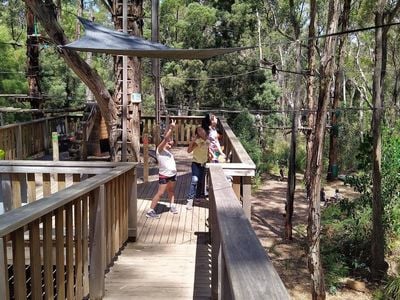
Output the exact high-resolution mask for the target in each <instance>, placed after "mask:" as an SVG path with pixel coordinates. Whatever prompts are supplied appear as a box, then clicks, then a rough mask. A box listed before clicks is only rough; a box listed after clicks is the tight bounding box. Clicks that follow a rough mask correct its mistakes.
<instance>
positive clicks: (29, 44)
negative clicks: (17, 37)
mask: <svg viewBox="0 0 400 300" xmlns="http://www.w3.org/2000/svg"><path fill="white" fill-rule="evenodd" d="M36 30H37V28H36V24H35V16H34V14H33V12H32V11H31V10H30V8H29V7H27V8H26V34H27V38H26V57H27V74H26V75H27V78H28V95H29V97H30V104H31V108H34V109H42V108H43V98H42V91H41V88H40V75H39V74H40V63H39V49H40V48H39V38H38V35H37V32H36ZM33 117H34V118H41V117H43V113H41V112H38V113H34V114H33Z"/></svg>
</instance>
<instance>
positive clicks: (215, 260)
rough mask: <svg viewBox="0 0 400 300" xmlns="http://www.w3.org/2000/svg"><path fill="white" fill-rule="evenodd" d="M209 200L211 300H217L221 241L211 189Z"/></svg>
mask: <svg viewBox="0 0 400 300" xmlns="http://www.w3.org/2000/svg"><path fill="white" fill-rule="evenodd" d="M209 186H210V187H211V181H210V182H209ZM209 199H210V210H209V222H210V223H209V224H210V232H211V299H213V300H217V299H218V294H219V289H220V287H219V269H218V266H219V265H220V264H219V255H220V247H221V244H220V243H221V240H220V234H219V229H218V222H217V216H216V207H215V197H214V189H213V188H211V189H210V194H209Z"/></svg>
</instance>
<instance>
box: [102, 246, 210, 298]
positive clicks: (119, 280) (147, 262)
mask: <svg viewBox="0 0 400 300" xmlns="http://www.w3.org/2000/svg"><path fill="white" fill-rule="evenodd" d="M207 255H208V252H207V245H205V244H201V243H200V244H192V245H182V244H181V245H159V244H158V245H154V244H150V245H149V244H141V243H133V244H128V246H127V247H126V249H125V250H124V253H123V255H122V256H121V258H120V259H118V261H116V262H115V265H114V267H113V268H112V269H111V271H110V272H109V273H108V274H107V275H106V290H105V297H104V299H210V295H211V292H210V287H209V284H210V281H209V274H208V269H207V268H205V267H206V266H207V267H208V263H209V261H208V256H207ZM195 279H196V280H195Z"/></svg>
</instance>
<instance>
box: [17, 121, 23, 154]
mask: <svg viewBox="0 0 400 300" xmlns="http://www.w3.org/2000/svg"><path fill="white" fill-rule="evenodd" d="M17 159H23V157H22V126H21V125H18V129H17Z"/></svg>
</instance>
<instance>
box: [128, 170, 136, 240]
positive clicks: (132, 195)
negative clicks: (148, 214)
mask: <svg viewBox="0 0 400 300" xmlns="http://www.w3.org/2000/svg"><path fill="white" fill-rule="evenodd" d="M136 237H137V183H136V169H133V170H131V171H130V172H128V241H130V242H134V241H136Z"/></svg>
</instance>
